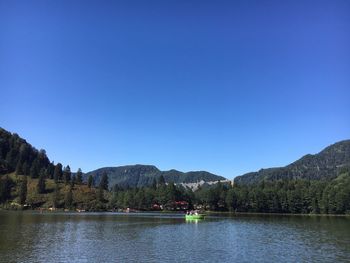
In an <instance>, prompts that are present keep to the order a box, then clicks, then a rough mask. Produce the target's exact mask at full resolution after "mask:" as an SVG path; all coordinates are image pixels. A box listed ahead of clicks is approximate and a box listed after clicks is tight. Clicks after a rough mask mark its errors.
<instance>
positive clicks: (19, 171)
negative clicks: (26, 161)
mask: <svg viewBox="0 0 350 263" xmlns="http://www.w3.org/2000/svg"><path fill="white" fill-rule="evenodd" d="M22 167H23V165H22V162H21V161H18V162H17V165H16V175H21V174H23V168H22Z"/></svg>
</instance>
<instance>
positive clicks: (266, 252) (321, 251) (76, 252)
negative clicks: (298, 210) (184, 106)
mask: <svg viewBox="0 0 350 263" xmlns="http://www.w3.org/2000/svg"><path fill="white" fill-rule="evenodd" d="M0 262H6V263H7V262H350V218H346V217H316V216H263V215H261V216H260V215H259V216H252V215H249V216H248V215H240V216H209V217H207V218H206V219H205V220H202V221H199V222H186V221H185V219H184V218H183V215H175V214H160V213H140V214H118V213H49V212H47V213H43V214H40V213H37V212H5V211H0Z"/></svg>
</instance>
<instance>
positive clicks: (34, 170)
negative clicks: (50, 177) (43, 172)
mask: <svg viewBox="0 0 350 263" xmlns="http://www.w3.org/2000/svg"><path fill="white" fill-rule="evenodd" d="M39 172H40V169H39V160H38V159H35V160H34V162H33V163H32V166H31V167H30V177H31V178H38V176H39Z"/></svg>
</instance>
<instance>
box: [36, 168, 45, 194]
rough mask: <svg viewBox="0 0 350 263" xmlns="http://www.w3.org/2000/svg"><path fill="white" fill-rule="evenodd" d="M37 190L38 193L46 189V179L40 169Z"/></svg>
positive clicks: (42, 192)
mask: <svg viewBox="0 0 350 263" xmlns="http://www.w3.org/2000/svg"><path fill="white" fill-rule="evenodd" d="M37 191H38V193H39V194H44V193H45V191H46V180H45V172H44V171H41V172H40V176H39V180H38V184H37Z"/></svg>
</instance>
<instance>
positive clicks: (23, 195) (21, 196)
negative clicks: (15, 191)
mask: <svg viewBox="0 0 350 263" xmlns="http://www.w3.org/2000/svg"><path fill="white" fill-rule="evenodd" d="M27 184H28V181H27V176H24V179H23V181H22V183H21V188H20V189H19V202H20V204H21V205H23V204H24V203H25V201H26V199H27Z"/></svg>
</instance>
